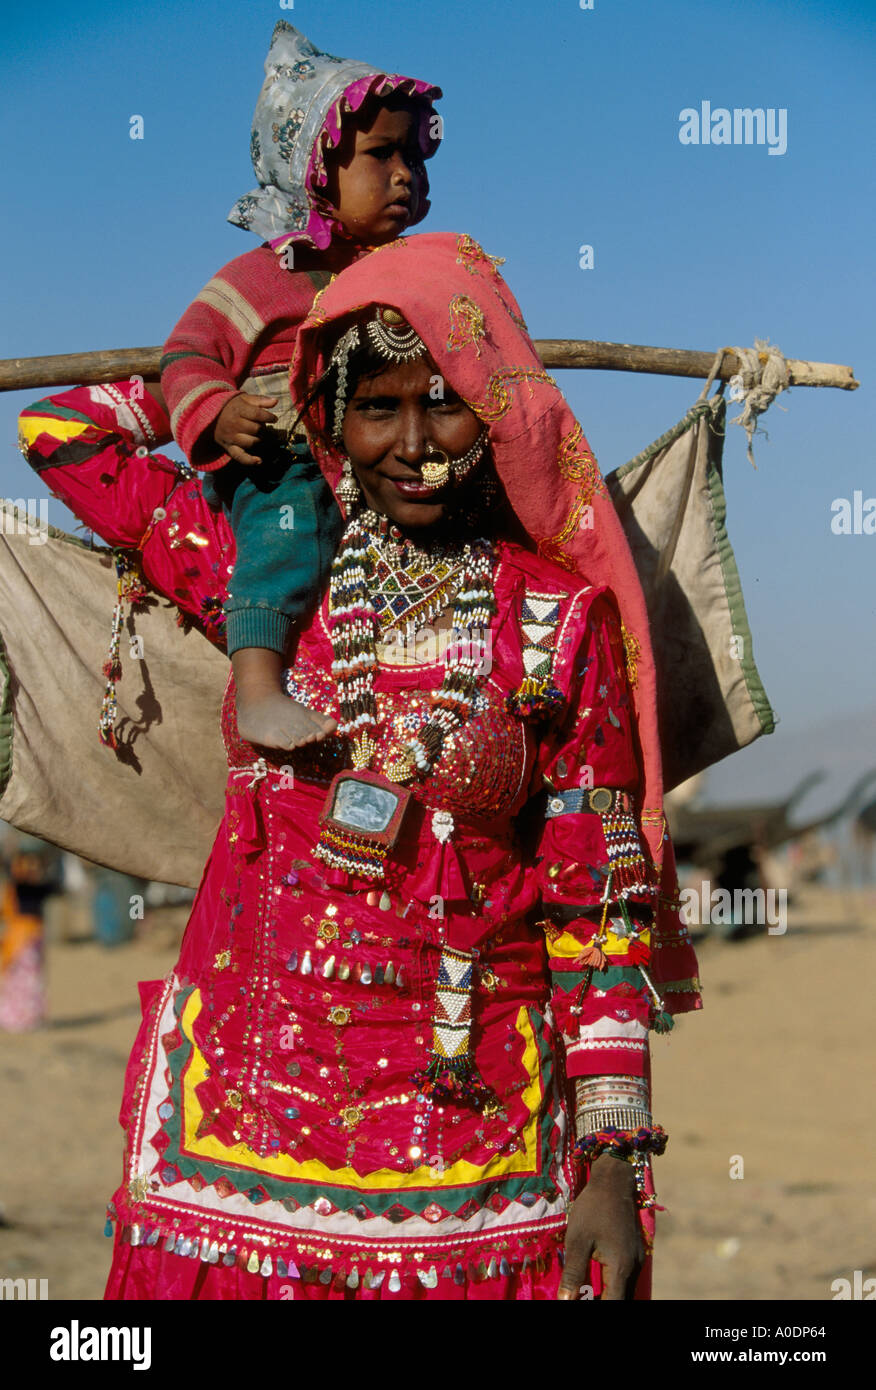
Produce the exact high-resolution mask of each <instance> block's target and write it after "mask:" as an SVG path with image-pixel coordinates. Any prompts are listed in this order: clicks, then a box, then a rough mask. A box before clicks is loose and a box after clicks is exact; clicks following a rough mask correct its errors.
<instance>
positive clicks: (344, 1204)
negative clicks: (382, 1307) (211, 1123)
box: [147, 985, 556, 1239]
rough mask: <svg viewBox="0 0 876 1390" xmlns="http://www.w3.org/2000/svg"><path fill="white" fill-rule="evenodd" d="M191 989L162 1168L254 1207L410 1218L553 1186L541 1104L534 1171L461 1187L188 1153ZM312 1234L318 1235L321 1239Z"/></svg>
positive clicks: (541, 1041)
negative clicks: (332, 1176)
mask: <svg viewBox="0 0 876 1390" xmlns="http://www.w3.org/2000/svg"><path fill="white" fill-rule="evenodd" d="M195 988H196V986H195V985H187V986H184V987H183V988H182V989H180V990H179V991H178V992H177V994H176V997H175V999H174V1001H173V1009H174V1013H175V1015H176V1018H177V1026H178V1032H179V1036H180V1039H181V1042H180V1044H179V1046H177V1047H174V1048H172V1049H171V1051H170V1052H169V1053H168V1054H167V1065H168V1067H169V1069H170V1075H171V1083H170V1100H171V1103H172V1105H173V1114H172V1115H171V1116H170V1118H169V1119H167V1120H165V1121H164V1122H163V1124H162V1129H163V1131H164V1133H165V1135H166V1136H167V1139H168V1144H167V1147H166V1149H165V1150H164V1152H163V1154H162V1158H161V1162H162V1166H164V1165H165V1164H167V1165H173V1166H174V1167H175V1168H177V1169H178V1171H179V1172H180V1173H181V1174H182V1176H183V1177H184V1178H192V1177H194V1176H195V1175H197V1176H199V1177H201V1178H203V1180H204V1182H206V1183H214V1182H216V1180H217V1179H218V1178H227V1179H228V1180H229V1181H230V1182H231V1183H232V1184H233V1186H234V1187H235V1189H236V1190H237V1191H238V1192H240V1193H241V1194H242V1195H243V1196H244V1197H248V1198H249V1200H250V1201H251V1202H252V1203H253V1205H254V1207H256V1208H257V1207H258V1206H259V1205H260V1204H261V1203H262V1202H263V1201H264V1200H265V1198H266V1197H269V1198H271V1199H272V1200H274V1201H280V1202H282V1201H283V1199H284V1198H287V1199H288V1198H291V1199H293V1200H294V1201H295V1202H296V1203H298V1204H299V1205H300V1206H308V1205H309V1204H310V1203H311V1202H312V1201H313V1200H314V1198H316V1197H318V1196H323V1195H324V1196H328V1197H329V1198H330V1200H331V1201H332V1202H333V1203H334V1205H335V1206H336V1207H338V1208H339V1209H340V1210H341V1211H350V1209H351V1208H352V1207H355V1206H359V1205H362V1206H365V1207H367V1209H368V1211H369V1212H371V1214H372V1215H373V1216H382V1215H383V1214H384V1212H386V1211H388V1210H389V1209H390V1207H394V1206H396V1205H400V1206H403V1207H405V1208H406V1209H407V1210H408V1211H410V1212H412V1213H413V1214H414V1215H415V1216H419V1215H421V1214H422V1212H423V1209H424V1208H425V1207H426V1206H427V1205H428V1204H429V1203H430V1202H433V1201H438V1202H440V1203H441V1206H443V1207H444V1208H445V1209H446V1210H447V1211H449V1212H454V1213H455V1212H458V1211H459V1209H460V1207H462V1206H464V1205H465V1203H466V1202H468V1201H471V1200H472V1199H474V1200H476V1201H477V1202H478V1204H479V1205H480V1206H482V1207H484V1206H486V1205H487V1202H488V1200H489V1196H490V1195H491V1194H492V1193H494V1192H498V1193H500V1194H501V1196H503V1197H505V1198H507V1200H508V1201H509V1202H510V1201H514V1199H515V1198H517V1197H519V1196H520V1195H521V1194H522V1193H524V1192H538V1193H543V1194H545V1195H547V1196H550V1194H552V1193H553V1192H555V1190H556V1189H555V1187H554V1184H553V1182H552V1181H551V1178H550V1176H549V1173H550V1165H551V1147H550V1140H551V1134H552V1132H553V1129H554V1123H553V1118H552V1115H551V1112H550V1108H549V1106H547V1105H543V1107H542V1112H541V1114H540V1116H539V1118H538V1139H537V1141H536V1142H537V1144H538V1150H539V1157H538V1158H537V1160H536V1164H537V1168H536V1172H535V1173H522V1174H519V1175H509V1176H501V1175H500V1176H497V1177H495V1178H491V1177H490V1176H486V1177H483V1178H481V1179H480V1180H476V1181H475V1182H473V1183H470V1184H466V1185H465V1186H460V1187H452V1188H451V1187H448V1188H441V1189H440V1191H436V1189H435V1188H433V1187H425V1188H423V1187H420V1188H415V1187H401V1186H400V1187H397V1188H391V1189H382V1190H377V1189H375V1190H373V1191H363V1190H362V1189H361V1188H358V1187H343V1186H341V1185H340V1184H338V1185H336V1184H334V1183H331V1182H329V1181H328V1180H323V1182H322V1183H321V1184H317V1183H315V1182H314V1181H312V1180H311V1181H304V1180H298V1181H296V1179H294V1178H280V1177H275V1176H274V1175H273V1174H270V1173H265V1172H264V1171H259V1170H258V1169H257V1168H250V1167H249V1166H248V1165H246V1164H241V1165H237V1164H235V1163H234V1162H233V1161H232V1160H226V1162H225V1163H222V1162H220V1161H218V1160H216V1161H209V1160H207V1159H203V1158H194V1157H190V1156H188V1155H187V1154H185V1153H184V1152H183V1150H182V1112H183V1099H182V1090H183V1084H182V1077H183V1075H184V1073H185V1068H186V1066H187V1064H188V1061H189V1058H190V1057H191V1055H192V1051H193V1043H192V1041H191V1040H190V1039H189V1038H187V1037H186V1036H185V1034H184V1033H183V1030H182V1015H183V1012H184V1010H185V1006H186V1003H187V1001H188V999H189V996H190V995H191V993H192V991H193V990H194V989H195ZM526 1012H527V1016H528V1019H529V1023H530V1026H531V1027H532V1031H533V1037H534V1038H535V1043H536V1047H537V1049H538V1056H539V1067H540V1076H541V1089H542V1096H543V1097H547V1096H549V1095H550V1094H551V1089H552V1086H553V1077H554V1056H553V1050H552V1048H551V1046H550V1045H549V1044H548V1043H547V1041H546V1039H545V1035H544V1028H543V1026H542V1024H543V1021H542V1018H541V1016H540V1015H539V1014H538V1012H537V1011H536V1010H534V1009H531V1008H527V1010H526ZM156 1046H157V1047H161V1046H162V1044H161V1043H160V1042H158V1043H157V1044H156ZM485 1080H486V1081H487V1083H488V1084H489V1078H485ZM486 1161H487V1160H485V1162H486ZM147 1201H148V1198H147ZM204 1220H206V1221H209V1220H214V1221H215V1220H219V1221H220V1223H221V1218H220V1217H219V1215H218V1213H216V1212H215V1211H205V1212H204ZM403 1234H404V1233H402V1235H403ZM316 1238H317V1239H321V1238H322V1237H316Z"/></svg>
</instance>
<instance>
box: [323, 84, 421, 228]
mask: <svg viewBox="0 0 876 1390" xmlns="http://www.w3.org/2000/svg"><path fill="white" fill-rule="evenodd" d="M328 175H329V176H328V183H327V185H326V197H327V198H328V200H329V202H331V203H332V204H333V205H334V207H335V208H336V210H337V213H338V218H339V220H340V221H341V222H342V223H343V224H344V226H345V227H346V229H347V231H348V232H349V233H350V235H351V236H352V237H355V239H356V240H357V241H360V242H362V243H363V245H365V246H382V245H383V244H384V243H385V242H387V241H394V240H395V238H396V237H397V236H401V233H402V232H403V231H404V229H405V227H407V226H408V225H409V223H410V222H411V221H412V220H413V218H414V217H415V216H416V213H417V210H418V208H419V205H420V197H421V182H420V181H421V178H422V177H423V159H422V155H421V153H420V147H419V144H418V142H417V120H416V117H415V115H414V112H413V110H411V109H403V108H402V109H399V110H396V111H393V110H390V109H388V108H387V107H385V106H381V107H380V108H379V109H378V112H377V115H376V116H375V117H374V119H373V121H371V123H370V124H368V125H365V126H363V127H361V128H359V129H356V128H353V129H351V130H350V131H349V133H348V134H347V136H346V137H345V139H344V141H343V142H342V144H341V146H340V148H339V150H338V153H337V155H336V157H335V159H334V160H333V161H332V163H331V164H330V166H329V171H328Z"/></svg>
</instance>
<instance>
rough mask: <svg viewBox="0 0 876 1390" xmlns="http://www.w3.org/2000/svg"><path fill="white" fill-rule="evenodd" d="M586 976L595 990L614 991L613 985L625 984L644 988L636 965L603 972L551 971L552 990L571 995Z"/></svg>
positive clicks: (610, 968) (615, 966)
mask: <svg viewBox="0 0 876 1390" xmlns="http://www.w3.org/2000/svg"><path fill="white" fill-rule="evenodd" d="M588 974H589V975H590V976H591V980H590V983H591V985H595V986H596V988H597V989H614V987H615V985H620V984H623V982H624V981H626V982H627V984H630V985H635V987H636V989H642V988H644V984H645V982H644V980H643V979H642V973H641V971H640V970H639V967H638V966H637V965H609V966H608V967H607V968H606V969H605V970H593V971H588V970H553V969H552V970H551V985H552V986H553V988H554V989H559V990H561V991H562V993H563V994H571V992H572V990H573V989H577V988H578V986H579V985H581V984H583V983H584V981H585V980H586V978H587V976H588Z"/></svg>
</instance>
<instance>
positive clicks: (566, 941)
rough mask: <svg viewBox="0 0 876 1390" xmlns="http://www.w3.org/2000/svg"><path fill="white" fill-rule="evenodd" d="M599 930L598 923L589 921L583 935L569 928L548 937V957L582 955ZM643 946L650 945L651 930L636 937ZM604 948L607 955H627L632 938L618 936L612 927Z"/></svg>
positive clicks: (552, 958)
mask: <svg viewBox="0 0 876 1390" xmlns="http://www.w3.org/2000/svg"><path fill="white" fill-rule="evenodd" d="M597 930H598V923H596V922H588V923H587V930H586V932H582V933H581V937H583V940H582V939H581V937H577V936H574V935H573V934H572V932H570V931H569V930H568V929H567V930H566V931H564V932H562V933H561V934H560V935H559V936H558V937H555V938H554V939H553V940H551V938H550V937H548V939H547V949H548V958H549V959H550V960H572V959H574V957H575V956H580V954H581V952H582V951H583V950H584V947H585V946H589V944H590V942H591V941H592V939H593V937H594V935H595V934H596V932H597ZM636 939H637V941H639V942H641V944H642V945H643V946H650V944H651V932H650V930H649V929H646V930H645V931H643V932H640V934H639V936H638V937H637V938H636ZM602 949H603V951H604V952H605V954H606V955H607V956H625V955H626V954H627V952H628V951H629V949H630V938H629V937H627V936H618V935H617V933H616V932H613V931H612V930H611V928H609V930H608V931H607V932H606V936H605V941H604V942H603V943H602Z"/></svg>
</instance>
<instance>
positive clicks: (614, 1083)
mask: <svg viewBox="0 0 876 1390" xmlns="http://www.w3.org/2000/svg"><path fill="white" fill-rule="evenodd" d="M652 1123H653V1122H652V1119H651V1106H650V1102H649V1095H648V1083H647V1081H646V1080H645V1078H644V1077H643V1076H579V1077H576V1078H575V1137H576V1138H577V1139H583V1138H585V1137H586V1136H587V1135H588V1134H594V1133H597V1132H598V1131H600V1130H604V1129H607V1128H609V1127H611V1128H614V1129H617V1130H629V1131H631V1132H635V1131H636V1130H639V1129H649V1128H650V1127H651V1125H652Z"/></svg>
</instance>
